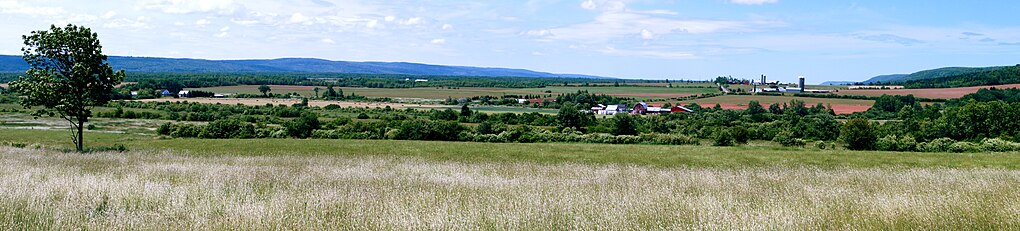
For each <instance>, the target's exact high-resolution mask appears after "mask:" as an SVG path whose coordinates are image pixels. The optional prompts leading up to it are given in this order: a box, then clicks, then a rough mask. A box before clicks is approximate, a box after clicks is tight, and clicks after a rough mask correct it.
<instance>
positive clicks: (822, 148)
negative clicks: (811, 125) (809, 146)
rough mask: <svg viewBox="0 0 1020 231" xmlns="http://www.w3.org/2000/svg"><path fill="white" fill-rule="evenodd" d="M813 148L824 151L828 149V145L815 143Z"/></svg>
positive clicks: (822, 142)
mask: <svg viewBox="0 0 1020 231" xmlns="http://www.w3.org/2000/svg"><path fill="white" fill-rule="evenodd" d="M815 148H818V149H821V150H825V149H826V148H829V144H827V143H825V141H818V143H815Z"/></svg>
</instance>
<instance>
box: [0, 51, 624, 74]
mask: <svg viewBox="0 0 1020 231" xmlns="http://www.w3.org/2000/svg"><path fill="white" fill-rule="evenodd" d="M108 61H109V62H110V65H113V68H114V69H115V70H125V71H128V72H151V73H244V72H251V73H256V72H277V73H282V72H294V73H357V74H406V75H439V76H491V77H504V76H512V77H566V78H607V77H601V76H591V75H577V74H555V73H546V72H537V71H531V70H525V69H510V68H489V67H465V66H443V65H431V64H421V63H404V62H348V61H331V60H324V59H309V58H283V59H252V60H206V59H174V58H150V57H126V56H110V57H109V60H108ZM25 70H28V64H26V63H25V61H24V60H22V59H21V56H14V55H0V72H24V71H25Z"/></svg>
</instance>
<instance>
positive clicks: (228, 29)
mask: <svg viewBox="0 0 1020 231" xmlns="http://www.w3.org/2000/svg"><path fill="white" fill-rule="evenodd" d="M227 31H230V27H229V26H224V27H223V28H220V32H227Z"/></svg>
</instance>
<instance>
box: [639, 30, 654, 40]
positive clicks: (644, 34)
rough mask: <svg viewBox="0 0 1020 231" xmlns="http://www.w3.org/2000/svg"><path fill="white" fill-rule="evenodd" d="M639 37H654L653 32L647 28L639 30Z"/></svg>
mask: <svg viewBox="0 0 1020 231" xmlns="http://www.w3.org/2000/svg"><path fill="white" fill-rule="evenodd" d="M641 38H642V39H653V38H655V34H653V33H652V32H651V31H648V29H644V30H641Z"/></svg>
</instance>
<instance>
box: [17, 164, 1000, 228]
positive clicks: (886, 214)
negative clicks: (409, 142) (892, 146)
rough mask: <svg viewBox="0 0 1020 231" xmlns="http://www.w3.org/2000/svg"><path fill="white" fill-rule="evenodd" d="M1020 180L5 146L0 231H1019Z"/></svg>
mask: <svg viewBox="0 0 1020 231" xmlns="http://www.w3.org/2000/svg"><path fill="white" fill-rule="evenodd" d="M1017 189H1020V171H1017V170H1004V169H895V168H879V169H864V168H861V169H849V168H843V169H824V168H810V167H802V168H793V169H788V168H778V167H777V168H748V169H723V168H680V169H658V168H647V167H636V166H612V165H610V166H591V165H578V164H561V165H539V164H527V163H491V164H477V163H473V164H465V163H457V162H435V161H424V160H419V159H412V158H408V157H363V158H350V157H188V156H182V155H177V154H175V153H172V152H169V151H163V152H146V151H141V152H129V153H99V154H67V153H60V152H54V151H43V150H31V149H16V148H7V147H2V148H0V201H2V202H0V229H3V230H10V229H16V230H17V229H25V228H28V229H59V230H67V229H79V228H84V229H115V230H120V229H159V230H165V229H359V230H360V229H401V230H405V229H414V230H421V229H457V230H460V229H532V230H546V229H600V228H601V229H713V230H717V229H754V230H760V229H784V230H785V229H906V228H910V229H923V230H929V229H1017V228H1020V219H1018V217H1020V190H1017Z"/></svg>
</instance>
